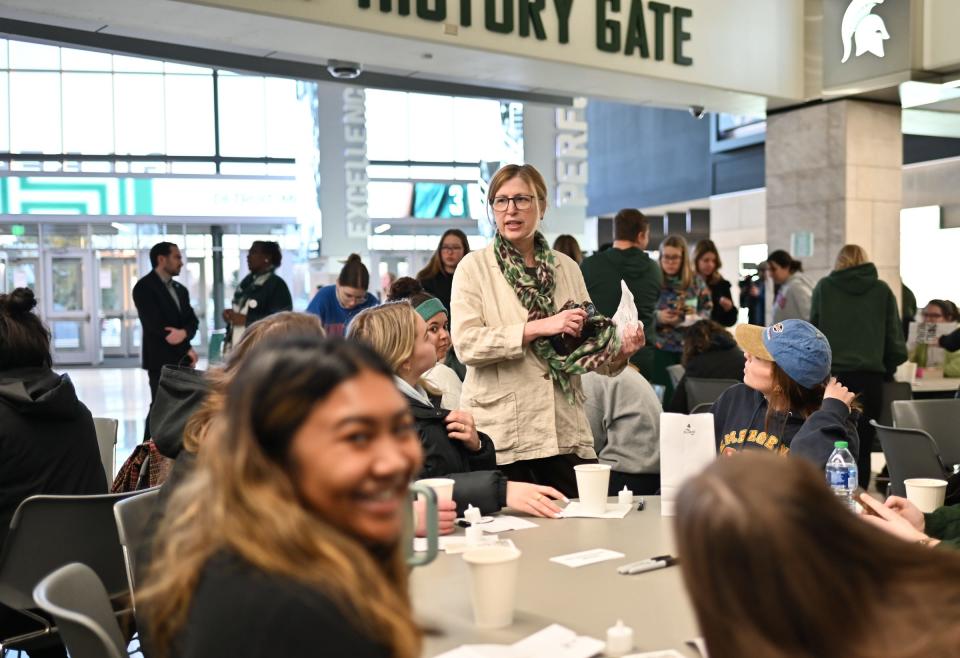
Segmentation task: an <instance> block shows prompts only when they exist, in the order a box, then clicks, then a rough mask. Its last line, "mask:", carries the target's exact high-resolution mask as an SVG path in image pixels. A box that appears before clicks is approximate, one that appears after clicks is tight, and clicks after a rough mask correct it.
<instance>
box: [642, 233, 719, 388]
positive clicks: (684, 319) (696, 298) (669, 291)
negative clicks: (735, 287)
mask: <svg viewBox="0 0 960 658" xmlns="http://www.w3.org/2000/svg"><path fill="white" fill-rule="evenodd" d="M660 269H661V271H662V272H663V285H662V286H661V288H660V300H659V301H658V302H657V311H656V315H655V319H656V341H655V347H656V352H655V353H654V371H653V378H652V379H651V383H653V384H659V385H661V386H663V387H664V388H665V392H664V394H663V404H664V406H666V405H668V404H669V403H670V399H671V398H672V397H673V383H672V381H671V379H670V375H669V374H668V373H667V367H668V366H672V365H676V364H678V363H680V359H681V357H682V356H683V327H687V326H689V325H691V324H693V323H694V322H696V321H697V320H708V319H710V315H711V313H712V312H713V300H712V298H711V295H710V287H709V286H707V284H706V283H705V282H704V280H703V279H702V278H701V277H700V275H699V274H697V273H696V272H694V270H693V266H692V265H691V263H690V256H689V253H688V251H687V241H686V240H684V239H683V237H682V236H679V235H668V236H667V237H666V238H664V240H663V242H661V243H660Z"/></svg>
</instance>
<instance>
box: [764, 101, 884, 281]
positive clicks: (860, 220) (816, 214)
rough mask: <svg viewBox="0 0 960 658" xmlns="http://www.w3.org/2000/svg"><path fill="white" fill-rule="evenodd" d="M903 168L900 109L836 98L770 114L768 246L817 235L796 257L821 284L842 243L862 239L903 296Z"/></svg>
mask: <svg viewBox="0 0 960 658" xmlns="http://www.w3.org/2000/svg"><path fill="white" fill-rule="evenodd" d="M902 171H903V137H902V134H901V128H900V108H899V107H896V106H891V105H881V104H878V103H869V102H863V101H838V102H835V103H824V104H821V105H815V106H812V107H807V108H803V109H800V110H794V111H792V112H786V113H783V114H776V115H773V116H771V117H769V119H768V121H767V142H766V182H767V243H768V245H769V247H770V251H773V250H775V249H787V250H790V248H791V235H793V234H800V233H802V232H810V233H812V234H813V245H814V248H813V255H812V256H803V255H796V254H795V257H797V258H798V259H799V260H801V261H803V265H804V271H805V272H807V274H808V275H809V276H810V278H811V280H813V281H816V280H817V279H819V278H821V277H823V276H825V275H827V274H829V273H830V271H831V270H832V269H833V264H834V261H835V260H836V256H837V252H838V251H839V250H840V248H841V247H842V246H843V245H845V244H851V243H852V244H859V245H860V246H861V247H863V248H864V249H866V251H867V255H868V256H869V257H870V260H871V261H872V262H873V263H875V264H876V266H877V270H878V271H879V273H880V278H881V279H882V280H884V281H885V282H886V283H887V284H888V285H889V286H890V289H891V290H893V292H894V294H895V295H896V296H897V298H898V299H899V297H900V239H899V236H900V207H901V196H902V188H901V178H902Z"/></svg>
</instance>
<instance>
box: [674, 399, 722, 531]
mask: <svg viewBox="0 0 960 658" xmlns="http://www.w3.org/2000/svg"><path fill="white" fill-rule="evenodd" d="M716 458H717V444H716V439H715V437H714V433H713V414H690V415H689V416H688V415H686V414H668V413H663V414H660V513H661V514H662V515H663V516H673V515H674V514H675V513H676V512H675V507H676V499H677V493H679V491H680V487H682V486H683V484H684V482H686V481H687V479H689V478H691V477H693V476H694V475H696V474H698V473H699V472H700V471H702V470H703V469H704V468H706V467H707V466H709V465H710V464H711V463H712V462H713V460H715V459H716Z"/></svg>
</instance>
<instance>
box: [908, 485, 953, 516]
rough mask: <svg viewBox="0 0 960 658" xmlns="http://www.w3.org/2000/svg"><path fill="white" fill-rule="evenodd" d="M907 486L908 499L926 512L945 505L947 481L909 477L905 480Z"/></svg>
mask: <svg viewBox="0 0 960 658" xmlns="http://www.w3.org/2000/svg"><path fill="white" fill-rule="evenodd" d="M903 485H904V486H905V487H906V488H907V500H909V501H910V502H911V503H913V504H914V505H916V506H917V508H918V509H919V510H920V511H921V512H924V513H926V514H929V513H930V512H932V511H934V510H935V509H937V508H938V507H943V499H944V497H945V496H946V495H947V481H946V480H937V479H935V478H909V479H906V480H904V481H903Z"/></svg>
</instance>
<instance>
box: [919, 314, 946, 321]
mask: <svg viewBox="0 0 960 658" xmlns="http://www.w3.org/2000/svg"><path fill="white" fill-rule="evenodd" d="M921 315H922V316H923V319H924V320H939V319H941V318H943V313H922V314H921Z"/></svg>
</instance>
